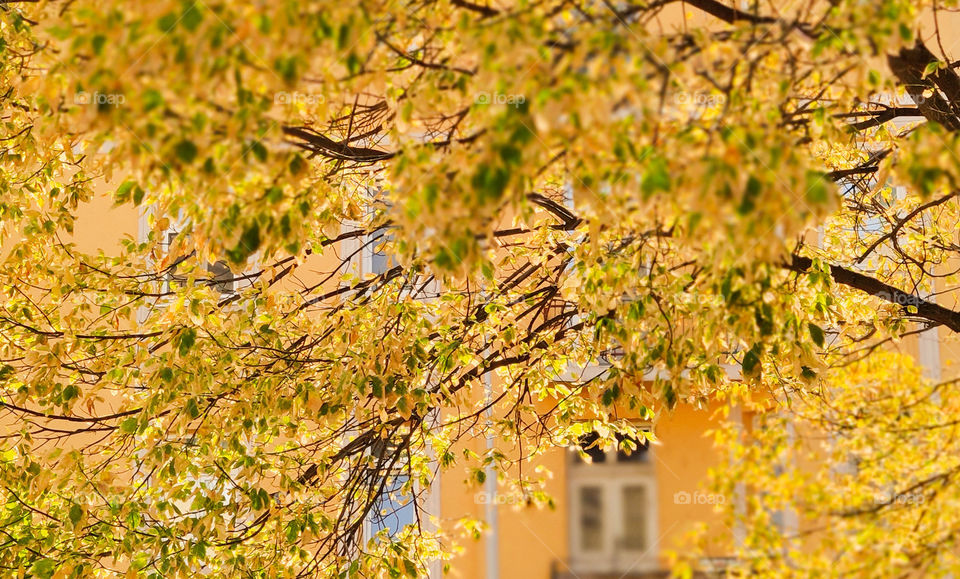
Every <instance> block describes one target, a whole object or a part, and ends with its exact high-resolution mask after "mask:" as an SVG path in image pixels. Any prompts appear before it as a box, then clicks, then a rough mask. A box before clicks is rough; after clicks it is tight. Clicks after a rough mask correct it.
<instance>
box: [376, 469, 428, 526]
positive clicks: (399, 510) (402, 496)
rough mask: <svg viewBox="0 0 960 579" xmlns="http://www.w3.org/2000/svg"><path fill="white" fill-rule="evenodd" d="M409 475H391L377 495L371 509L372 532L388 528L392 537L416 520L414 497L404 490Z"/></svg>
mask: <svg viewBox="0 0 960 579" xmlns="http://www.w3.org/2000/svg"><path fill="white" fill-rule="evenodd" d="M408 480H409V477H407V476H406V475H396V476H391V477H390V478H389V479H388V480H387V484H386V485H384V488H383V491H382V492H381V493H380V496H379V497H377V501H376V502H375V503H374V506H373V508H372V509H371V510H370V516H369V524H370V534H371V535H376V534H377V533H379V532H380V531H382V530H384V529H386V531H387V534H388V535H390V536H391V537H392V536H394V535H396V534H397V533H399V532H400V531H401V530H403V528H404V527H406V526H407V525H412V524H414V523H415V522H416V516H417V515H416V512H415V510H414V503H413V497H412V496H410V494H409V493H405V492H404V491H403V487H404V485H406V484H407V481H408Z"/></svg>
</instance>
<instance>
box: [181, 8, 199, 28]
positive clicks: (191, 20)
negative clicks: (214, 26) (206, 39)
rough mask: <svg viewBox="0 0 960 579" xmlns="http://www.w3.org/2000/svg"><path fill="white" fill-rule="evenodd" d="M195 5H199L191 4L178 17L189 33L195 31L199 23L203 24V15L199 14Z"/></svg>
mask: <svg viewBox="0 0 960 579" xmlns="http://www.w3.org/2000/svg"><path fill="white" fill-rule="evenodd" d="M197 4H199V2H191V3H190V5H189V6H188V7H187V9H186V10H184V11H183V15H182V16H181V17H180V22H182V23H183V27H184V28H186V29H187V30H189V31H191V32H193V31H194V30H196V29H197V27H199V26H200V23H201V22H203V13H202V12H200V8H199V6H197Z"/></svg>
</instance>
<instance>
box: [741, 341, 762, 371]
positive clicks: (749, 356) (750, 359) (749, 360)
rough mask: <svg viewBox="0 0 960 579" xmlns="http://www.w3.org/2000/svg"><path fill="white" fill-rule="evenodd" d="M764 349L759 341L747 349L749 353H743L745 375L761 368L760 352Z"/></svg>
mask: <svg viewBox="0 0 960 579" xmlns="http://www.w3.org/2000/svg"><path fill="white" fill-rule="evenodd" d="M762 351H763V346H762V345H761V344H759V343H757V344H754V345H753V347H752V348H750V349H749V350H747V353H746V354H744V355H743V373H744V375H747V376H749V375H752V374H754V373H756V372H757V371H758V370H759V369H760V353H761V352H762Z"/></svg>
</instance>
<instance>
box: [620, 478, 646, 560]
mask: <svg viewBox="0 0 960 579" xmlns="http://www.w3.org/2000/svg"><path fill="white" fill-rule="evenodd" d="M623 548H624V549H626V550H628V551H643V550H645V549H646V548H647V487H645V486H628V487H623Z"/></svg>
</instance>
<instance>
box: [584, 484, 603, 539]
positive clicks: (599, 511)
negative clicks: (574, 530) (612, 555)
mask: <svg viewBox="0 0 960 579" xmlns="http://www.w3.org/2000/svg"><path fill="white" fill-rule="evenodd" d="M580 548H581V549H583V550H584V551H599V550H601V549H602V548H603V491H602V490H601V489H600V487H581V488H580Z"/></svg>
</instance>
